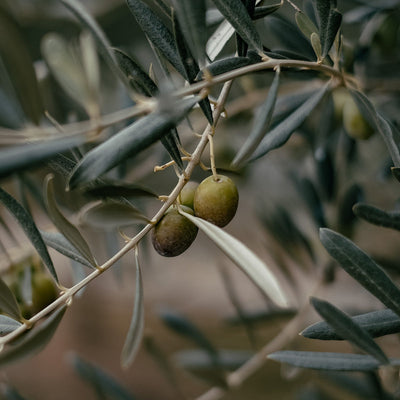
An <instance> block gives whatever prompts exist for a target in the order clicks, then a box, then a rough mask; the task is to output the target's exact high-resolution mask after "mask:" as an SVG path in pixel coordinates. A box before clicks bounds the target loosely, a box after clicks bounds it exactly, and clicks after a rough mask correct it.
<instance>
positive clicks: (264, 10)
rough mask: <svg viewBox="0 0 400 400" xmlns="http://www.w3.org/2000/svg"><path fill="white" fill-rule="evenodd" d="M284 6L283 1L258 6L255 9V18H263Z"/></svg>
mask: <svg viewBox="0 0 400 400" xmlns="http://www.w3.org/2000/svg"><path fill="white" fill-rule="evenodd" d="M281 7H282V3H277V4H271V5H269V6H258V7H256V8H255V9H254V13H253V17H252V18H253V20H257V19H261V18H264V17H266V16H267V15H270V14H272V13H274V12H275V11H278V10H279V9H280V8H281Z"/></svg>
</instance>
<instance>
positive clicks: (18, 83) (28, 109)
mask: <svg viewBox="0 0 400 400" xmlns="http://www.w3.org/2000/svg"><path fill="white" fill-rule="evenodd" d="M0 54H1V55H2V57H0V58H1V60H0V63H1V64H3V63H4V64H3V65H2V67H4V68H5V71H6V72H7V75H8V76H9V77H10V79H11V83H12V86H13V87H14V88H15V92H16V95H17V97H18V101H19V103H20V104H21V107H22V109H23V111H24V114H25V115H26V116H27V117H28V118H29V119H30V120H31V121H32V122H33V123H35V124H36V125H39V123H40V119H41V117H42V116H43V104H42V98H41V94H40V91H39V85H38V82H37V78H36V73H35V70H34V67H33V61H32V58H31V56H30V54H29V50H28V48H27V46H26V42H25V40H24V37H23V35H22V33H21V30H20V27H19V26H18V24H17V22H16V21H15V19H14V18H13V16H12V15H11V14H10V13H9V12H8V11H6V8H5V7H4V6H1V7H0ZM2 77H3V74H2ZM0 86H1V87H2V88H3V89H4V88H5V86H3V85H0ZM1 97H2V96H1ZM7 97H8V96H7ZM2 103H3V102H2Z"/></svg>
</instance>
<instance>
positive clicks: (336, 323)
mask: <svg viewBox="0 0 400 400" xmlns="http://www.w3.org/2000/svg"><path fill="white" fill-rule="evenodd" d="M311 303H312V305H313V307H314V308H315V310H316V311H317V312H318V314H319V315H320V316H321V317H322V318H323V319H324V320H325V321H326V322H327V323H328V324H329V325H330V326H331V327H332V328H333V329H334V330H335V332H336V333H337V334H338V335H339V336H341V337H342V338H343V339H346V340H348V341H349V342H351V343H352V344H354V345H355V346H356V347H358V348H359V349H361V350H363V351H365V352H366V353H367V354H370V355H371V356H372V357H374V358H376V359H377V360H378V361H379V362H380V363H382V364H389V359H388V358H387V356H386V354H385V353H384V352H383V351H382V349H381V348H380V347H379V346H378V345H377V344H376V343H375V342H374V340H373V339H372V337H371V336H370V334H369V333H368V332H367V331H366V330H365V329H364V328H362V327H361V326H360V325H358V324H357V322H355V321H354V320H353V319H351V318H350V317H349V316H348V315H346V314H345V313H344V312H342V311H341V310H339V309H338V308H337V307H335V306H334V305H333V304H330V303H329V302H327V301H323V300H319V299H316V298H315V297H314V298H311Z"/></svg>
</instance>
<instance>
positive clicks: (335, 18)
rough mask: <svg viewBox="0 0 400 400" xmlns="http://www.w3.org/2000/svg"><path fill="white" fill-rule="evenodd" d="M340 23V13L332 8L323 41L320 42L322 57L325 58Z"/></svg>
mask: <svg viewBox="0 0 400 400" xmlns="http://www.w3.org/2000/svg"><path fill="white" fill-rule="evenodd" d="M341 24H342V14H341V13H340V12H339V11H338V10H336V9H332V10H330V12H329V20H328V26H327V28H326V34H325V41H324V42H323V44H322V58H325V57H326V56H327V54H328V53H329V50H330V49H331V47H332V45H333V42H334V41H335V38H336V35H337V33H338V31H339V29H340V26H341Z"/></svg>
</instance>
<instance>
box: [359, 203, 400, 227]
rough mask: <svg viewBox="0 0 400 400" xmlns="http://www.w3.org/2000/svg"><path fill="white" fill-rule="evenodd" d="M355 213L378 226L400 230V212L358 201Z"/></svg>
mask: <svg viewBox="0 0 400 400" xmlns="http://www.w3.org/2000/svg"><path fill="white" fill-rule="evenodd" d="M353 212H354V214H355V215H356V216H357V217H359V218H362V219H364V220H365V221H368V222H370V223H371V224H374V225H377V226H383V227H385V228H392V229H396V230H400V213H398V212H387V211H384V210H381V209H380V208H377V207H374V206H371V205H369V204H365V203H357V204H355V205H354V207H353Z"/></svg>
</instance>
